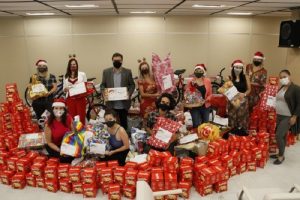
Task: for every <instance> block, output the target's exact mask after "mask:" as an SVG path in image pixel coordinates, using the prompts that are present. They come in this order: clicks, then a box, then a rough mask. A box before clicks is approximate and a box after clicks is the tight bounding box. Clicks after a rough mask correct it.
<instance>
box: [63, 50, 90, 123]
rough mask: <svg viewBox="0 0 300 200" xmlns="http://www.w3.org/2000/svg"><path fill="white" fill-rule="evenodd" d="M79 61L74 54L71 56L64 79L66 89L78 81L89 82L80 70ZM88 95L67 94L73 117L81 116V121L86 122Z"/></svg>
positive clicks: (66, 90) (68, 105) (69, 108)
mask: <svg viewBox="0 0 300 200" xmlns="http://www.w3.org/2000/svg"><path fill="white" fill-rule="evenodd" d="M78 67H79V66H78V62H77V60H76V59H75V55H74V56H70V60H69V62H68V68H67V72H66V75H65V80H64V91H65V92H68V91H69V89H70V88H71V87H73V86H74V85H76V84H78V83H82V82H87V77H86V74H85V73H84V72H80V71H78ZM86 104H87V101H86V97H85V96H84V95H75V96H72V97H71V96H70V95H69V94H67V107H68V110H69V113H70V114H71V116H72V117H75V116H77V115H79V116H80V121H81V122H82V123H83V125H84V124H85V116H86Z"/></svg>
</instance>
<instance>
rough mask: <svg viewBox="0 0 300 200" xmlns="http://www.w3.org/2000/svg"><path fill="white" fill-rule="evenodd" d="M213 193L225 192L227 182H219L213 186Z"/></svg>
mask: <svg viewBox="0 0 300 200" xmlns="http://www.w3.org/2000/svg"><path fill="white" fill-rule="evenodd" d="M214 190H215V192H218V193H219V192H225V191H227V190H228V181H221V182H218V183H216V184H214Z"/></svg>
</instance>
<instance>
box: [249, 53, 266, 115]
mask: <svg viewBox="0 0 300 200" xmlns="http://www.w3.org/2000/svg"><path fill="white" fill-rule="evenodd" d="M264 60H265V57H264V54H263V53H261V52H259V51H258V52H256V53H255V54H254V57H253V63H252V64H248V65H247V67H246V74H247V75H248V76H249V78H250V82H251V93H250V94H249V96H248V99H249V110H250V113H251V112H252V110H253V107H254V106H256V105H257V103H258V101H259V99H260V94H261V92H263V91H264V89H265V85H266V81H267V70H266V69H265V68H264V67H263V62H264Z"/></svg>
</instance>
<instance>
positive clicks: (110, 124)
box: [105, 120, 116, 128]
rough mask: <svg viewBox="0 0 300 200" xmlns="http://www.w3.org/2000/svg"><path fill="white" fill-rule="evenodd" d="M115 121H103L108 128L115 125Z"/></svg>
mask: <svg viewBox="0 0 300 200" xmlns="http://www.w3.org/2000/svg"><path fill="white" fill-rule="evenodd" d="M115 123H116V121H115V120H113V121H107V122H105V124H106V125H107V126H108V127H109V128H111V127H113V126H114V125H115Z"/></svg>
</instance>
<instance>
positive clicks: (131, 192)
mask: <svg viewBox="0 0 300 200" xmlns="http://www.w3.org/2000/svg"><path fill="white" fill-rule="evenodd" d="M123 195H124V197H126V198H128V199H135V195H136V187H135V186H132V185H124V186H123Z"/></svg>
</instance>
